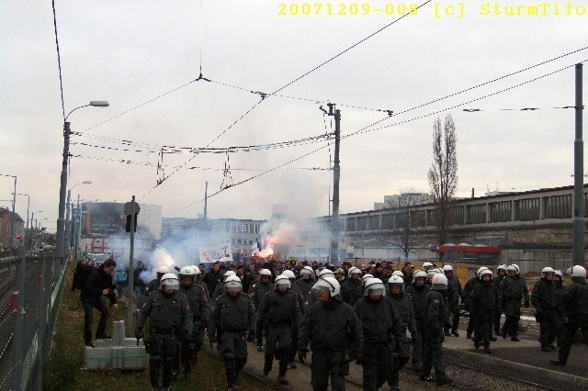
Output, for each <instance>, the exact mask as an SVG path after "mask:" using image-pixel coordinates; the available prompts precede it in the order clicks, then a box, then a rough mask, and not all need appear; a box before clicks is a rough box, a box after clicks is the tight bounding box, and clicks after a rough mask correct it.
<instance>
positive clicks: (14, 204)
mask: <svg viewBox="0 0 588 391" xmlns="http://www.w3.org/2000/svg"><path fill="white" fill-rule="evenodd" d="M0 175H2V176H6V177H11V178H14V192H13V193H12V216H11V217H10V254H11V255H12V241H13V236H14V213H15V211H14V209H15V208H16V175H6V174H0Z"/></svg>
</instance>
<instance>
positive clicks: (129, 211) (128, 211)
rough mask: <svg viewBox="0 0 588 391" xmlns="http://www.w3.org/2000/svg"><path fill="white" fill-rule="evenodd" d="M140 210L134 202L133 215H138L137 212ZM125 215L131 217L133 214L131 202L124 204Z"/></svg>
mask: <svg viewBox="0 0 588 391" xmlns="http://www.w3.org/2000/svg"><path fill="white" fill-rule="evenodd" d="M140 210H141V207H140V206H139V203H138V202H135V214H137V213H139V211H140ZM125 214H126V215H132V214H133V202H132V201H131V202H127V203H126V204H125Z"/></svg>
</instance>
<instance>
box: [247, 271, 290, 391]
mask: <svg viewBox="0 0 588 391" xmlns="http://www.w3.org/2000/svg"><path fill="white" fill-rule="evenodd" d="M290 287H291V283H290V279H289V278H288V276H285V275H283V274H281V275H279V276H277V277H276V280H275V281H274V290H273V291H271V292H269V293H268V294H266V295H265V296H264V298H263V300H262V301H261V304H260V305H259V308H258V309H257V327H263V325H264V324H266V323H267V324H269V328H268V333H267V340H266V344H265V349H264V351H265V362H264V366H263V374H264V376H267V375H268V374H269V373H270V372H271V370H272V363H273V361H274V355H275V356H276V357H279V362H280V364H279V372H278V383H280V384H288V380H287V379H286V370H287V369H288V362H289V361H290V351H291V347H290V343H291V340H292V330H293V329H294V327H295V326H297V325H298V323H300V302H299V301H298V297H297V296H296V294H295V293H294V292H292V291H291V290H290Z"/></svg>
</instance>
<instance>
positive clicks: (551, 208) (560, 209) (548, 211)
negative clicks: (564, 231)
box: [543, 194, 573, 219]
mask: <svg viewBox="0 0 588 391" xmlns="http://www.w3.org/2000/svg"><path fill="white" fill-rule="evenodd" d="M543 202H544V211H545V212H544V213H545V218H546V219H565V218H570V217H572V209H573V206H572V195H571V194H566V195H561V196H551V197H544V198H543Z"/></svg>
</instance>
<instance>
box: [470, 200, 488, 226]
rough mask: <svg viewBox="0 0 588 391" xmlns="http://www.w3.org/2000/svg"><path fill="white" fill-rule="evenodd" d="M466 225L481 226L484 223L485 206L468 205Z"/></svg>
mask: <svg viewBox="0 0 588 391" xmlns="http://www.w3.org/2000/svg"><path fill="white" fill-rule="evenodd" d="M467 208H468V221H467V224H482V223H485V222H486V204H478V205H468V206H467Z"/></svg>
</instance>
